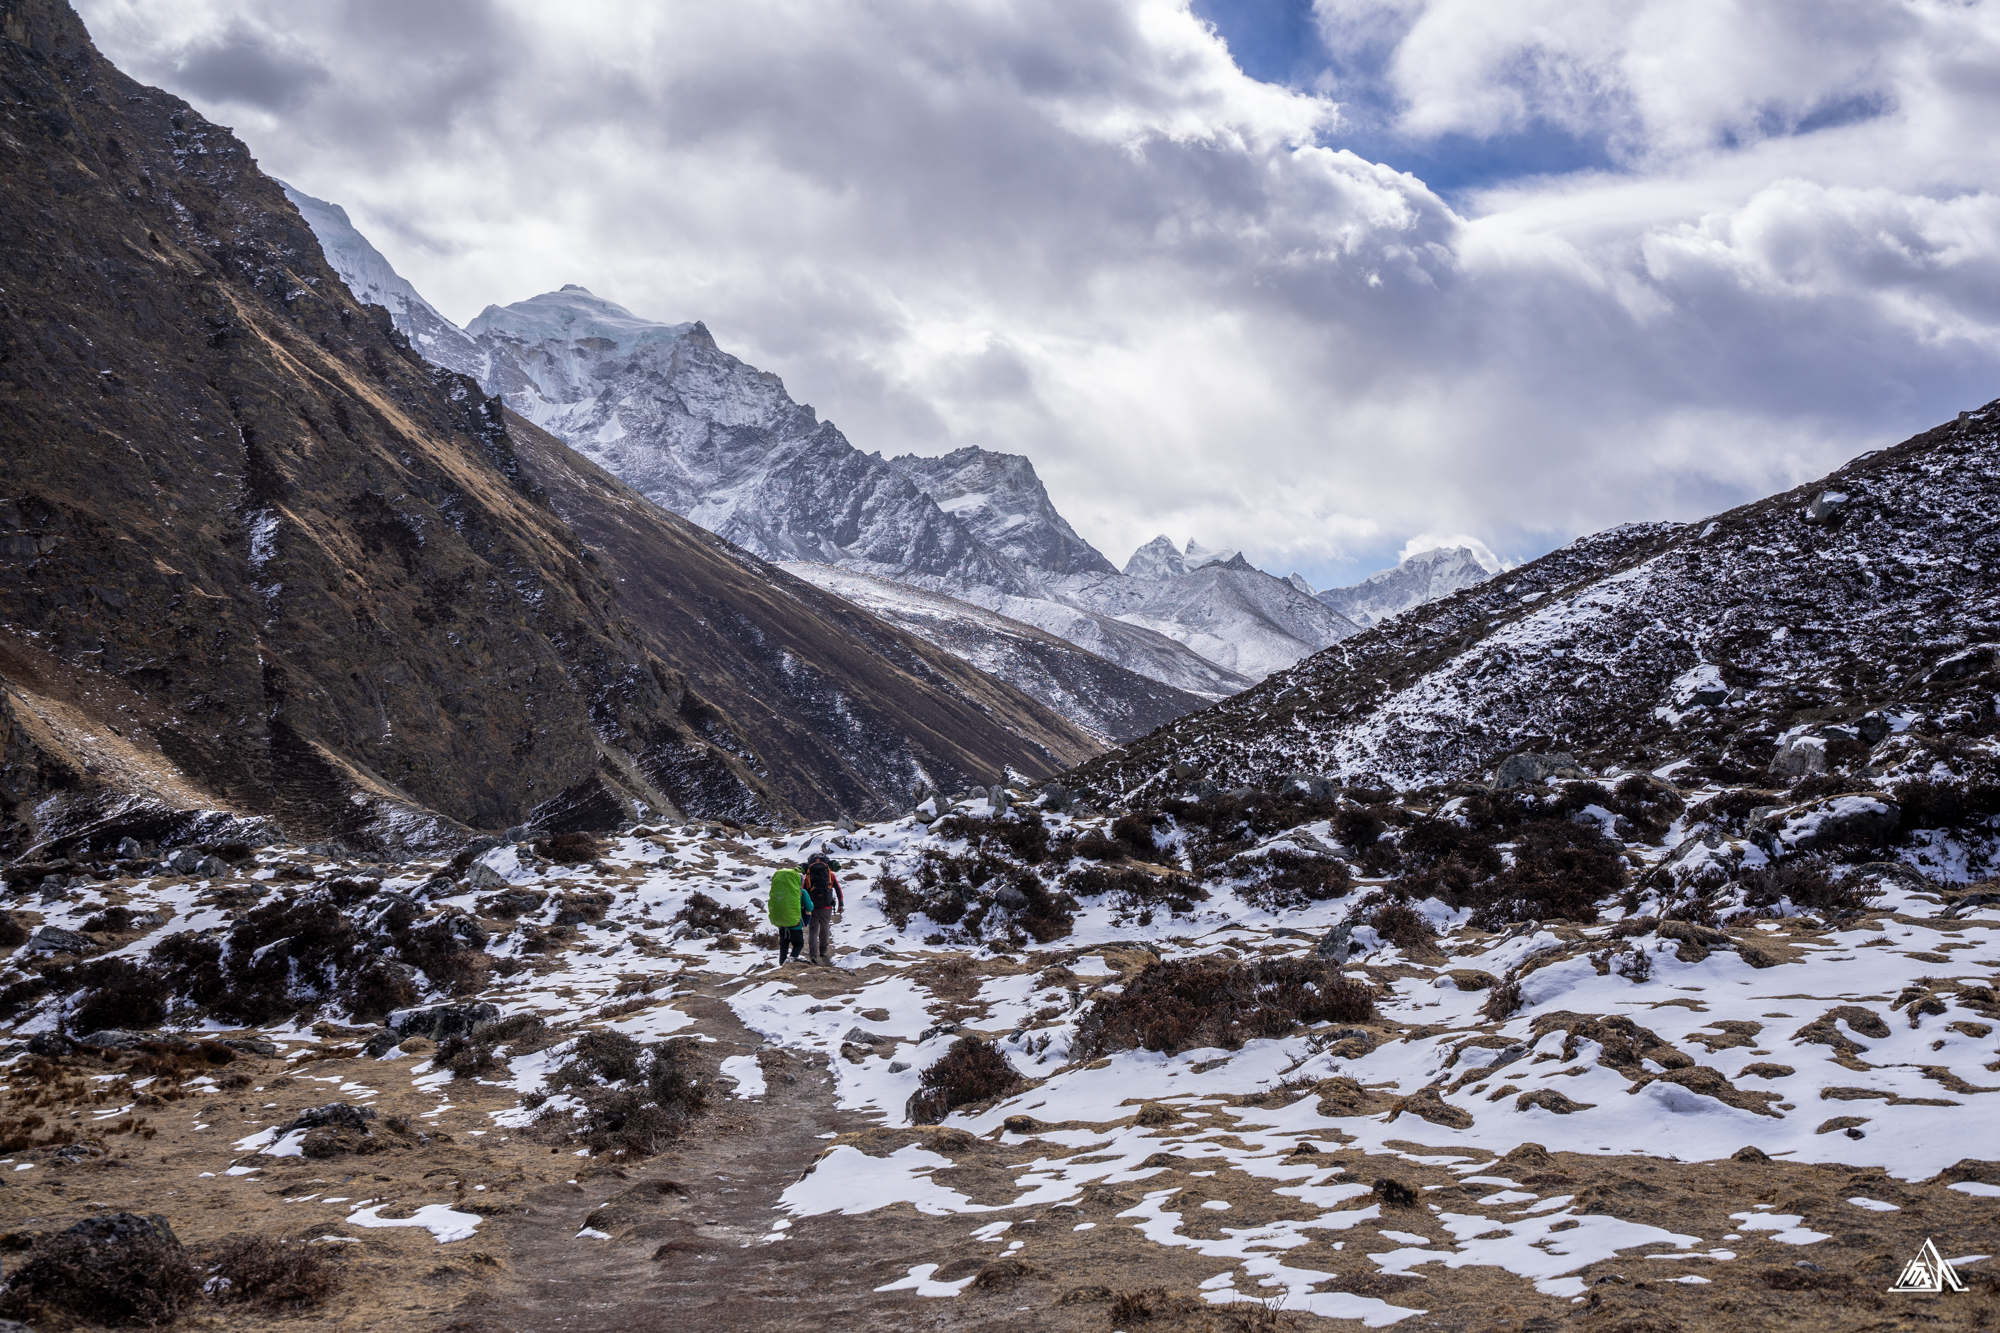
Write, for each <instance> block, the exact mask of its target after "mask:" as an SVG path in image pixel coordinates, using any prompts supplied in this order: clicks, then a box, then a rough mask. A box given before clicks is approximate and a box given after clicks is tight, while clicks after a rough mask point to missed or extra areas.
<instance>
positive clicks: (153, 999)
mask: <svg viewBox="0 0 2000 1333" xmlns="http://www.w3.org/2000/svg"><path fill="white" fill-rule="evenodd" d="M68 984H69V985H72V986H75V987H77V988H78V989H79V990H81V991H82V992H83V996H82V999H81V1000H79V1001H78V1003H77V1004H76V1006H75V1007H74V1008H72V1009H71V1010H70V1012H69V1027H70V1030H71V1031H73V1032H83V1033H88V1032H96V1031H97V1030H99V1029H100V1028H150V1027H158V1026H159V1025H160V1022H161V1020H163V1019H164V1018H166V1016H167V1000H168V999H169V998H170V997H171V995H172V991H171V990H170V989H169V987H168V985H167V978H166V976H165V974H164V973H163V972H162V971H161V970H160V969H159V968H157V967H149V966H144V965H142V964H139V963H135V962H133V961H131V960H130V959H128V958H99V959H94V960H92V961H91V962H88V963H82V964H79V965H78V966H76V967H73V968H71V969H70V973H69V982H68Z"/></svg>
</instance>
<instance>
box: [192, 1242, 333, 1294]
mask: <svg viewBox="0 0 2000 1333" xmlns="http://www.w3.org/2000/svg"><path fill="white" fill-rule="evenodd" d="M201 1259H202V1263H203V1266H204V1267H205V1268H206V1269H207V1271H208V1274H209V1283H208V1290H209V1291H210V1292H211V1293H213V1295H214V1298H215V1301H216V1303H217V1304H219V1305H250V1306H256V1307H260V1308H262V1309H266V1310H304V1309H307V1308H309V1307H311V1306H314V1305H318V1304H319V1303H320V1302H321V1301H323V1300H325V1299H326V1298H327V1297H328V1296H330V1295H332V1294H333V1290H334V1288H335V1286H337V1285H338V1281H339V1270H338V1269H337V1268H335V1267H334V1265H332V1264H331V1263H329V1262H327V1259H326V1256H325V1255H324V1254H323V1253H321V1252H320V1251H319V1250H316V1249H314V1248H313V1247H312V1246H310V1245H306V1244H300V1243H294V1244H284V1243H282V1242H279V1241H275V1240H272V1239H270V1238H269V1237H266V1236H231V1237H230V1238H229V1239H227V1240H224V1241H221V1242H219V1243H217V1244H215V1245H213V1246H210V1247H208V1248H207V1249H206V1250H205V1251H204V1252H203V1254H202V1256H201Z"/></svg>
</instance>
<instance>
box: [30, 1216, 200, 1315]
mask: <svg viewBox="0 0 2000 1333" xmlns="http://www.w3.org/2000/svg"><path fill="white" fill-rule="evenodd" d="M156 1222H157V1225H156V1224H155V1223H156ZM9 1268H10V1271H9V1272H8V1274H7V1286H6V1290H5V1291H4V1293H0V1317H4V1318H8V1319H19V1320H24V1321H33V1322H35V1323H37V1324H40V1323H43V1322H44V1321H51V1322H60V1323H62V1324H68V1323H71V1322H74V1321H79V1320H81V1321H85V1322H89V1323H93V1324H104V1325H109V1326H112V1327H122V1326H129V1325H142V1326H146V1327H155V1326H158V1325H160V1324H168V1323H172V1322H173V1321H174V1320H175V1319H176V1318H178V1317H179V1316H180V1315H181V1314H182V1313H183V1312H184V1311H185V1310H186V1309H187V1308H188V1307H189V1306H190V1305H192V1304H193V1303H194V1301H195V1300H196V1299H197V1298H198V1297H199V1296H200V1294H201V1278H200V1276H199V1275H198V1274H197V1272H196V1271H195V1267H194V1265H193V1264H192V1263H191V1262H189V1260H188V1256H187V1252H186V1251H185V1250H183V1249H182V1248H181V1244H180V1242H179V1241H178V1240H176V1239H174V1235H173V1232H172V1231H171V1230H169V1229H168V1228H167V1226H166V1224H165V1222H164V1221H162V1220H158V1219H147V1218H141V1217H138V1216H136V1215H135V1214H132V1213H112V1214H109V1215H107V1216H101V1217H94V1218H90V1219H87V1220H85V1221H83V1222H79V1223H77V1224H76V1225H75V1226H72V1227H70V1228H69V1229H68V1230H67V1231H61V1232H57V1233H55V1234H53V1235H44V1236H42V1237H40V1238H39V1239H37V1240H36V1241H35V1243H34V1245H33V1246H32V1247H31V1248H30V1249H29V1251H28V1255H27V1257H26V1258H25V1259H24V1260H22V1261H21V1262H20V1263H19V1265H18V1266H14V1265H10V1266H9Z"/></svg>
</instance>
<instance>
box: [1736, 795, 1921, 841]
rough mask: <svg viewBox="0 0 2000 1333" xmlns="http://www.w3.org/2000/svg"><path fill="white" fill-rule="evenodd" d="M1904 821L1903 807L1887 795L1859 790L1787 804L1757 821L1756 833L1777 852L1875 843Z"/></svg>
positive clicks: (1759, 838)
mask: <svg viewBox="0 0 2000 1333" xmlns="http://www.w3.org/2000/svg"><path fill="white" fill-rule="evenodd" d="M1902 822H1903V810H1902V807H1901V806H1899V805H1897V804H1896V802H1895V801H1894V800H1893V799H1891V798H1890V797H1888V796H1884V795H1881V794H1880V793H1876V792H1861V793H1856V794H1853V795H1847V796H1826V797H1822V798H1820V799H1819V800H1815V801H1807V802H1806V803H1805V804H1803V805H1794V806H1787V807H1785V808H1784V809H1781V810H1774V811H1771V812H1770V813H1768V814H1765V815H1764V816H1763V817H1762V818H1761V819H1760V820H1758V821H1757V825H1758V827H1757V837H1758V840H1759V841H1760V842H1762V843H1763V844H1764V845H1765V846H1766V847H1767V848H1770V849H1771V850H1773V851H1776V852H1780V853H1783V852H1810V851H1818V850H1820V849H1822V848H1829V847H1855V846H1864V847H1866V846H1874V845H1876V844H1879V843H1882V842H1884V841H1886V840H1887V839H1888V838H1889V836H1890V835H1891V834H1893V833H1895V831H1896V829H1897V828H1898V827H1899V826H1901V824H1902Z"/></svg>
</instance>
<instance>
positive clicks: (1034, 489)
mask: <svg viewBox="0 0 2000 1333" xmlns="http://www.w3.org/2000/svg"><path fill="white" fill-rule="evenodd" d="M889 465H890V466H891V467H894V468H896V469H897V470H898V471H900V472H902V473H903V475H904V476H907V477H908V478H910V480H912V481H914V482H915V483H916V484H917V485H918V486H919V487H920V488H922V490H923V491H924V493H925V494H926V495H928V496H930V497H931V498H932V499H933V500H935V501H937V503H938V505H939V507H940V508H942V509H943V510H944V511H945V512H946V513H948V514H951V515H952V516H953V517H955V518H957V519H958V520H959V521H960V522H962V523H964V524H965V525H966V527H967V528H969V529H970V530H971V532H972V535H973V536H975V537H977V538H979V540H980V541H982V542H984V543H986V545H987V546H989V547H991V548H992V549H993V550H995V551H998V552H1000V553H1001V554H1003V555H1005V556H1008V557H1009V558H1011V559H1013V560H1015V561H1018V562H1019V563H1020V564H1021V565H1023V566H1024V567H1026V568H1028V569H1030V570H1043V571H1047V572H1048V573H1051V574H1087V573H1106V574H1108V573H1111V572H1112V570H1113V566H1112V564H1111V562H1110V561H1109V560H1106V559H1105V558H1104V557H1103V555H1101V554H1100V553H1099V552H1098V551H1097V549H1096V548H1095V547H1093V546H1092V545H1091V544H1090V543H1089V542H1087V541H1085V540H1084V539H1083V538H1081V537H1079V536H1078V535H1077V533H1076V529H1075V528H1072V527H1071V526H1070V525H1069V520H1068V519H1065V518H1064V517H1063V516H1062V515H1061V514H1060V513H1058V512H1057V511H1056V507H1055V504H1054V502H1053V501H1051V500H1050V499H1049V493H1048V489H1047V488H1046V487H1044V486H1043V485H1042V479H1041V478H1040V477H1039V476H1037V475H1036V474H1035V465H1034V464H1033V463H1032V462H1030V461H1029V460H1028V459H1027V458H1024V457H1023V456H1021V455H1020V454H1001V453H994V452H991V451H990V450H986V449H979V448H974V447H967V448H964V449H955V450H953V451H952V452H951V453H948V454H944V455H941V456H939V457H936V458H925V457H922V456H920V455H917V454H905V455H904V456H902V457H901V458H892V459H890V460H889Z"/></svg>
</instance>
